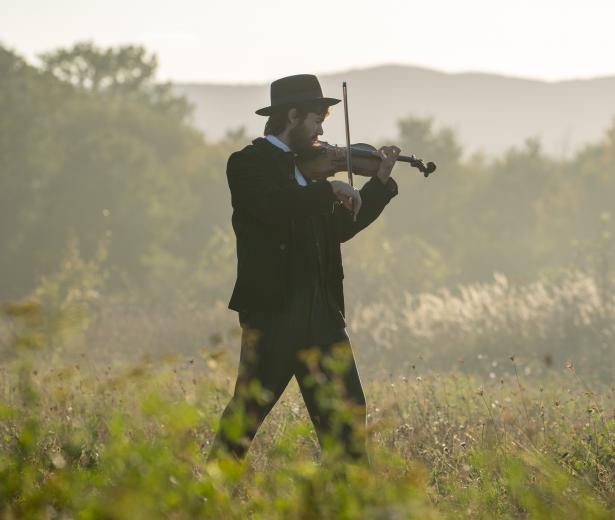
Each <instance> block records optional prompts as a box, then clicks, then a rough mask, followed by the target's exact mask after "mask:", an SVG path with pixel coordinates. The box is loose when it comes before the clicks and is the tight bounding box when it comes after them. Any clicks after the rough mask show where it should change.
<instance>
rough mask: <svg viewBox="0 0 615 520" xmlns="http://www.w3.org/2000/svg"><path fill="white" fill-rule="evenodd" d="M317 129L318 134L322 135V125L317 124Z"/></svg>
mask: <svg viewBox="0 0 615 520" xmlns="http://www.w3.org/2000/svg"><path fill="white" fill-rule="evenodd" d="M317 130H318V135H322V134H323V133H324V132H323V130H322V125H318V127H317Z"/></svg>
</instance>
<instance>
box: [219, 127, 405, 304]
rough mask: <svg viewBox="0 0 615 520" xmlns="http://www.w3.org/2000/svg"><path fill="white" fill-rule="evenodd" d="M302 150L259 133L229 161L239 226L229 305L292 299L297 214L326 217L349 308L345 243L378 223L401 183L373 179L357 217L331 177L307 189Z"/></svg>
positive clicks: (338, 281) (334, 268) (336, 276)
mask: <svg viewBox="0 0 615 520" xmlns="http://www.w3.org/2000/svg"><path fill="white" fill-rule="evenodd" d="M294 171H295V166H294V154H293V153H292V152H284V151H283V150H281V149H280V148H278V147H277V146H275V145H273V144H271V143H270V142H269V141H268V140H267V139H264V138H262V137H259V138H257V139H255V140H254V141H252V144H250V145H248V146H246V147H245V148H244V149H242V150H240V151H238V152H234V153H233V154H231V156H230V157H229V159H228V163H227V168H226V176H227V180H228V184H229V188H230V190H231V202H232V206H233V216H232V223H233V230H234V231H235V236H236V238H237V281H236V282H235V287H234V289H233V294H232V296H231V300H230V302H229V305H228V307H229V309H232V310H235V311H240V310H246V311H248V310H261V311H262V310H268V311H278V310H280V309H281V308H283V307H284V306H285V305H286V304H287V303H288V298H289V296H290V295H289V294H288V292H289V290H288V285H289V280H288V275H289V254H288V253H289V251H291V247H292V245H293V243H292V241H293V240H294V239H295V237H294V233H293V227H294V226H293V219H296V218H299V217H306V216H308V215H311V214H314V213H322V214H323V215H325V225H326V227H327V236H328V237H329V241H330V244H329V251H331V252H332V253H331V255H332V258H331V269H330V270H329V273H328V284H329V287H330V289H331V290H332V293H333V295H334V297H335V298H336V300H337V302H338V305H339V307H340V309H341V311H342V313H344V312H345V310H344V291H343V285H342V279H343V278H344V270H343V267H342V256H341V252H340V243H341V242H345V241H346V240H349V239H350V238H352V237H353V236H354V235H356V234H357V233H358V232H359V231H360V230H362V229H363V228H365V227H366V226H368V225H369V224H370V223H371V222H373V221H374V220H375V219H376V218H377V217H378V215H380V213H381V212H382V210H383V209H384V207H385V206H386V205H387V204H388V202H389V201H390V200H391V198H393V197H394V196H395V195H397V183H396V182H395V181H394V180H393V179H392V178H389V180H388V182H387V184H386V185H385V184H383V183H382V182H381V181H380V180H379V179H378V178H377V177H372V178H371V179H370V180H369V181H368V182H366V183H365V185H364V186H363V188H362V189H361V190H360V191H361V199H362V205H361V210H360V211H359V214H358V215H357V221H356V222H353V220H352V214H351V213H350V211H349V210H348V209H346V208H345V207H344V206H342V205H341V204H339V203H338V202H337V198H336V197H335V195H334V193H333V189H332V186H331V184H330V183H329V181H327V180H322V181H317V182H312V183H309V181H308V185H307V186H299V185H298V184H297V181H296V180H295V176H294Z"/></svg>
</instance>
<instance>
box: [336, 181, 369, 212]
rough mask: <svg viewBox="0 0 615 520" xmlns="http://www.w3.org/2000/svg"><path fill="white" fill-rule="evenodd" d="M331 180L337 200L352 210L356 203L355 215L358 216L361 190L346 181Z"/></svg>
mask: <svg viewBox="0 0 615 520" xmlns="http://www.w3.org/2000/svg"><path fill="white" fill-rule="evenodd" d="M329 182H331V187H332V188H333V193H335V196H336V197H337V200H339V201H340V202H341V203H342V204H343V205H344V207H346V208H348V209H349V210H351V211H352V209H353V204H354V214H353V217H354V218H356V216H357V215H358V213H359V210H360V209H361V192H360V191H359V190H358V189H357V188H355V187H353V186H351V185H350V184H348V183H347V182H344V181H329Z"/></svg>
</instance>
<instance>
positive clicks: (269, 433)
mask: <svg viewBox="0 0 615 520" xmlns="http://www.w3.org/2000/svg"><path fill="white" fill-rule="evenodd" d="M350 307H351V308H352V313H351V315H350V316H349V331H350V333H351V336H352V339H353V344H354V348H355V352H356V355H357V357H358V360H359V370H360V372H361V375H362V380H363V383H364V387H365V393H366V396H367V401H368V412H369V414H368V432H369V447H370V453H371V459H372V467H371V468H366V467H362V466H356V465H352V464H342V463H340V462H339V461H337V460H336V459H335V457H326V456H323V454H322V453H321V451H320V449H319V446H318V443H317V439H316V436H315V434H314V431H313V429H312V426H311V424H310V422H309V418H308V415H307V412H306V410H305V408H304V406H303V403H302V400H301V396H300V393H299V391H298V387H297V386H296V383H294V382H293V383H292V384H291V385H290V387H289V389H288V391H287V392H286V394H285V395H284V397H283V398H282V399H281V401H280V402H279V403H278V405H277V406H276V407H275V408H274V410H273V411H272V413H271V414H270V415H269V417H268V418H267V420H266V421H265V424H264V425H263V426H262V428H261V430H259V433H258V435H257V437H256V439H255V440H254V443H253V444H252V447H251V449H250V451H249V453H248V457H247V459H246V461H245V462H244V463H243V464H240V463H237V462H236V461H233V460H228V459H222V460H220V461H218V462H215V463H211V464H209V465H207V464H206V463H205V456H206V454H207V453H208V451H209V449H210V445H211V441H212V438H213V435H214V432H215V430H216V429H217V427H218V424H217V421H218V419H219V417H220V413H221V411H222V409H223V407H224V406H225V404H226V403H227V401H228V399H229V397H230V393H231V391H232V385H233V382H234V377H235V370H236V362H237V358H236V354H237V346H238V343H239V342H238V337H237V327H236V324H235V321H234V319H233V318H235V316H234V315H231V318H230V319H229V317H228V316H229V314H230V313H229V312H228V311H227V310H226V309H225V306H224V305H223V304H217V305H216V306H213V307H210V308H206V309H201V308H198V307H194V306H190V305H188V304H185V305H182V306H179V305H178V306H176V307H175V309H174V310H173V311H172V312H169V311H168V310H166V312H165V311H164V310H160V311H159V313H155V312H151V309H150V310H149V311H150V312H145V311H144V310H138V311H135V310H132V309H130V308H126V307H124V308H118V307H117V306H116V307H114V306H110V305H101V306H100V307H90V312H91V314H90V315H89V319H88V320H86V321H84V320H81V319H80V320H78V321H76V322H75V324H74V326H73V327H72V329H71V330H70V332H71V333H70V334H69V333H68V332H69V331H68V330H67V329H66V320H64V319H60V318H62V316H60V317H59V318H58V323H62V324H63V325H62V327H61V330H60V332H61V334H59V336H58V337H57V338H55V341H54V342H53V345H54V348H53V349H51V348H50V347H49V345H48V344H47V343H46V338H47V337H48V335H49V334H50V333H51V332H50V321H49V320H48V319H43V318H44V317H43V316H40V313H43V312H44V306H41V305H40V304H38V305H37V302H29V303H28V302H20V303H17V304H13V305H10V306H7V307H5V318H4V322H3V323H4V326H3V328H2V329H1V335H0V339H1V341H2V349H3V351H2V352H3V356H4V361H3V362H2V364H1V365H0V518H2V519H4V518H130V519H132V518H137V519H138V518H148V519H150V518H267V519H269V518H370V519H371V518H387V519H388V518H460V517H466V518H528V517H529V518H554V517H557V516H560V517H562V518H579V519H581V518H583V519H584V518H614V517H615V516H614V515H613V511H614V510H615V484H614V483H615V407H614V405H613V403H615V389H614V388H613V378H612V375H613V372H612V366H613V365H612V363H613V361H612V357H613V356H612V354H613V327H614V321H615V320H614V319H613V318H614V316H615V314H614V310H613V309H614V307H613V302H612V301H608V300H606V299H605V297H604V296H601V295H600V292H599V291H598V290H597V288H596V284H595V283H594V282H593V280H592V279H591V278H589V277H587V276H584V275H581V274H579V273H569V274H568V275H566V276H564V277H562V278H559V279H556V280H546V279H544V280H539V281H537V282H535V283H533V284H529V285H526V286H522V287H516V286H513V285H512V284H510V283H509V282H508V281H507V280H506V279H505V278H504V277H503V276H496V277H495V279H494V281H493V282H492V283H489V284H476V285H472V286H467V287H461V288H459V289H458V290H456V291H447V290H442V291H439V292H438V293H434V294H420V295H412V294H404V295H403V296H400V297H398V298H393V297H392V298H391V300H390V301H388V302H369V303H366V304H361V302H355V303H354V304H351V306H350ZM72 312H74V309H73V310H71V313H72ZM76 315H80V313H79V312H77V313H76ZM43 326H44V330H43V332H44V334H43V333H42V332H41V327H43ZM368 368H369V369H368Z"/></svg>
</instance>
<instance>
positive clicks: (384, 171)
mask: <svg viewBox="0 0 615 520" xmlns="http://www.w3.org/2000/svg"><path fill="white" fill-rule="evenodd" d="M399 152H401V150H400V149H399V148H397V146H382V147H381V148H380V149H379V150H378V153H379V154H380V157H381V158H382V162H381V163H380V167H379V168H378V172H377V173H376V176H377V177H378V178H379V179H380V182H382V184H386V183H387V181H388V180H389V177H390V175H391V171H392V170H393V166H395V161H397V156H398V155H399Z"/></svg>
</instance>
